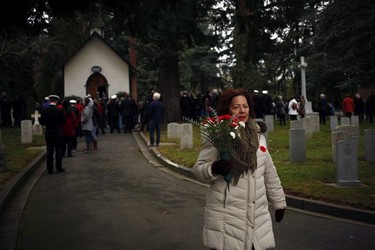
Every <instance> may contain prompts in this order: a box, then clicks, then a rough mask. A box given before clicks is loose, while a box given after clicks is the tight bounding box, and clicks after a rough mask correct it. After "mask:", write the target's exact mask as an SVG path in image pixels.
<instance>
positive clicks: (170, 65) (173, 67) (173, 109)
mask: <svg viewBox="0 0 375 250" xmlns="http://www.w3.org/2000/svg"><path fill="white" fill-rule="evenodd" d="M159 86H160V94H161V98H162V101H163V103H164V106H165V114H164V119H163V120H164V122H166V123H170V122H178V121H179V120H180V80H179V73H178V56H177V55H175V56H170V57H168V58H164V60H163V62H161V64H160V72H159Z"/></svg>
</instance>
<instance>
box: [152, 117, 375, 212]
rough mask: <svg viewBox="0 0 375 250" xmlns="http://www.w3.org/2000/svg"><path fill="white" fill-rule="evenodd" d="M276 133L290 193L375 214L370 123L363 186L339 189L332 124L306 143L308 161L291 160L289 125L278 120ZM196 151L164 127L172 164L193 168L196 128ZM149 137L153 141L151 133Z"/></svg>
mask: <svg viewBox="0 0 375 250" xmlns="http://www.w3.org/2000/svg"><path fill="white" fill-rule="evenodd" d="M274 126H275V127H274V131H273V132H270V133H269V134H268V150H269V152H270V154H271V156H272V158H273V161H274V165H275V166H276V168H277V171H278V174H279V176H280V179H281V184H282V186H283V188H284V191H285V193H286V194H289V195H294V196H298V197H301V198H307V199H312V200H319V201H325V202H330V203H335V204H339V205H344V206H350V207H354V208H360V209H367V210H372V211H375V164H374V163H367V162H365V150H364V138H363V131H364V130H365V129H370V128H372V129H374V128H375V125H374V124H369V123H368V122H367V121H365V122H364V124H361V125H360V140H359V148H358V179H359V180H360V181H361V182H362V184H363V185H362V186H361V187H355V188H338V187H335V185H334V184H335V183H336V165H335V163H333V161H332V148H331V133H330V127H329V122H328V123H327V124H325V125H321V126H320V132H318V133H314V134H313V136H312V138H311V139H308V140H307V141H306V149H307V150H306V151H307V152H306V155H307V161H306V162H304V163H291V162H290V161H289V123H288V122H287V124H286V126H280V125H279V123H278V122H276V121H275V125H274ZM193 130H194V131H193V145H194V148H193V149H184V150H180V145H179V139H168V138H167V127H166V125H165V126H163V127H162V133H161V142H172V143H174V145H166V146H162V147H159V148H158V150H159V151H160V153H161V154H162V155H164V156H165V157H167V158H168V159H170V160H171V161H172V162H175V163H178V164H180V165H183V166H186V167H189V168H192V167H193V166H194V164H195V161H196V159H197V157H198V154H199V150H200V147H201V139H200V135H199V128H198V126H193ZM145 136H147V138H149V137H148V136H149V135H148V132H146V133H145Z"/></svg>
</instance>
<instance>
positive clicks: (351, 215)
mask: <svg viewBox="0 0 375 250" xmlns="http://www.w3.org/2000/svg"><path fill="white" fill-rule="evenodd" d="M135 133H138V134H139V135H140V137H141V138H142V140H138V139H137V138H136V140H137V142H138V144H139V143H142V142H143V144H144V145H142V148H144V147H145V146H146V147H147V141H148V140H147V138H146V137H145V135H144V134H143V133H142V132H140V133H139V132H133V136H134V137H138V136H137V135H135ZM140 146H141V145H140ZM150 152H151V154H152V156H153V157H154V158H155V159H157V160H158V162H159V163H160V164H162V165H163V166H165V167H168V168H169V169H171V170H173V171H175V172H177V173H179V174H182V175H184V176H186V177H188V178H190V179H194V180H195V177H194V174H193V172H192V171H191V169H190V168H187V167H185V166H182V165H179V164H176V163H174V162H172V161H170V160H169V159H167V158H166V157H164V156H163V155H162V154H161V153H160V152H159V150H157V148H155V147H153V148H151V149H150ZM45 158H46V153H45V152H42V153H41V154H39V155H38V156H37V157H36V158H35V159H34V160H33V161H32V162H30V163H29V164H28V165H27V166H26V167H25V168H24V169H23V170H22V171H21V172H20V173H19V174H18V175H17V176H16V177H15V178H14V179H13V180H12V181H11V182H10V183H8V184H7V186H6V187H5V188H4V190H3V191H2V192H1V193H0V214H2V213H3V212H4V210H5V208H6V206H7V205H8V203H9V202H10V200H11V199H12V197H13V196H14V194H15V193H16V191H17V190H18V189H19V188H20V186H21V185H22V184H23V183H24V181H25V180H26V179H27V178H28V177H29V176H30V175H31V174H32V173H33V172H34V171H35V170H36V169H37V167H38V166H39V165H40V163H41V162H42V161H43V160H44V159H45ZM154 163H155V162H154ZM286 199H287V204H288V206H289V207H293V208H298V209H302V210H306V211H311V212H316V213H321V214H325V215H329V216H333V217H339V218H343V219H348V220H354V221H358V222H364V223H369V224H375V212H373V211H368V210H362V209H356V208H350V207H345V206H341V205H336V204H332V203H327V202H322V201H315V200H309V199H305V198H299V197H296V196H291V195H286Z"/></svg>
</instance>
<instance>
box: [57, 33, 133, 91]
mask: <svg viewBox="0 0 375 250" xmlns="http://www.w3.org/2000/svg"><path fill="white" fill-rule="evenodd" d="M90 34H91V35H90V37H89V38H88V39H87V40H86V42H85V43H83V44H82V46H81V47H80V48H79V49H78V50H77V51H76V52H74V53H73V54H72V55H71V56H70V57H69V58H68V60H67V61H66V62H65V63H64V64H63V83H64V96H71V95H74V96H80V97H84V96H86V95H88V94H90V95H91V96H92V97H110V96H111V95H114V94H116V93H118V92H127V93H130V94H132V93H131V92H130V91H131V90H132V89H134V86H133V88H132V86H131V82H132V80H131V79H132V77H134V75H135V70H134V68H133V67H131V65H130V62H129V61H128V60H127V59H125V58H123V57H122V56H120V55H119V53H117V52H116V51H115V50H114V49H113V48H112V47H111V46H110V45H109V44H108V43H107V42H106V41H105V40H104V39H103V29H102V27H96V28H95V27H94V28H93V29H91V31H90Z"/></svg>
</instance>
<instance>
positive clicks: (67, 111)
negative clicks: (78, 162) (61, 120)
mask: <svg viewBox="0 0 375 250" xmlns="http://www.w3.org/2000/svg"><path fill="white" fill-rule="evenodd" d="M62 106H63V109H64V115H65V120H66V122H65V124H64V145H63V157H65V153H66V156H67V157H73V155H72V149H73V140H74V137H75V133H76V129H77V126H78V122H77V116H76V114H75V112H74V110H73V109H72V108H71V106H70V105H69V103H68V101H67V100H64V101H63V102H62Z"/></svg>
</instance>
